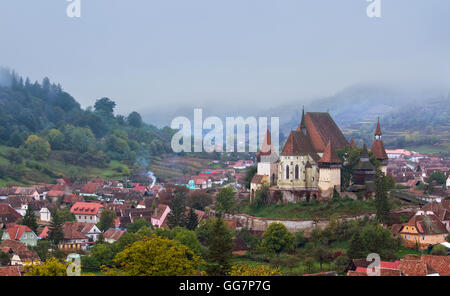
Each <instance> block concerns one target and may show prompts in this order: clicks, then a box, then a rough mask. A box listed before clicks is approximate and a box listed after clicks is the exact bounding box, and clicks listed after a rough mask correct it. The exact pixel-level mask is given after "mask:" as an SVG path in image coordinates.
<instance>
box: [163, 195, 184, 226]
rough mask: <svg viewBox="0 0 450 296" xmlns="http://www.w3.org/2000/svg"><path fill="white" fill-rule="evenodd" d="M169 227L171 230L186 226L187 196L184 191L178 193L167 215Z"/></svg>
mask: <svg viewBox="0 0 450 296" xmlns="http://www.w3.org/2000/svg"><path fill="white" fill-rule="evenodd" d="M167 225H168V226H169V227H170V228H175V227H177V226H181V227H184V226H186V195H185V193H184V191H177V192H176V193H175V196H174V198H173V202H172V207H171V211H170V213H169V214H168V215H167Z"/></svg>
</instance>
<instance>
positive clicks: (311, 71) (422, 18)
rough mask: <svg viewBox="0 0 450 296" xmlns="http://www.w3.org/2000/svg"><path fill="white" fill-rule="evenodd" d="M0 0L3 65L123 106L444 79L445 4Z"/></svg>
mask: <svg viewBox="0 0 450 296" xmlns="http://www.w3.org/2000/svg"><path fill="white" fill-rule="evenodd" d="M381 1H382V18H380V19H373V18H372V19H371V18H368V17H367V15H366V7H367V5H368V3H367V2H366V0H342V1H341V0H339V1H336V0H127V1H125V0H123V1H120V0H81V4H82V7H81V18H79V19H71V18H68V17H67V15H66V7H67V5H68V4H69V3H68V2H66V1H65V0H39V1H36V0H8V1H1V2H0V28H1V36H0V65H2V66H6V67H9V68H12V69H15V70H16V71H17V72H18V73H19V74H21V75H24V76H30V78H31V79H33V80H36V79H38V80H41V79H42V78H43V77H44V76H48V77H49V78H50V79H51V80H52V81H55V82H60V83H61V84H62V85H63V87H64V89H65V90H66V91H68V92H69V93H71V94H72V95H73V96H74V97H75V98H76V99H77V100H78V101H80V102H81V104H82V105H83V107H86V106H89V105H93V102H94V101H95V99H97V98H100V97H104V96H108V97H111V98H112V99H114V100H115V101H116V102H117V104H118V112H119V113H123V114H124V113H128V112H130V111H133V110H137V111H141V110H145V109H148V108H155V107H157V106H160V105H166V106H167V105H173V106H175V104H185V103H186V102H188V103H193V104H196V103H199V104H200V103H201V102H203V103H204V102H208V104H215V103H223V102H226V103H227V104H236V105H237V104H243V103H246V104H250V103H257V104H260V105H266V106H267V107H270V106H275V105H278V104H280V103H282V102H290V101H293V100H301V99H306V98H311V97H317V96H326V95H332V94H334V93H335V92H338V91H340V90H341V89H343V88H345V87H348V86H351V85H353V84H356V83H371V82H387V81H389V82H390V83H399V84H411V85H432V86H434V85H436V86H448V85H449V84H450V1H446V0H381Z"/></svg>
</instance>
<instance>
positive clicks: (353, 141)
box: [350, 137, 356, 147]
mask: <svg viewBox="0 0 450 296" xmlns="http://www.w3.org/2000/svg"><path fill="white" fill-rule="evenodd" d="M350 146H352V147H356V144H355V139H354V138H353V137H352V138H351V139H350Z"/></svg>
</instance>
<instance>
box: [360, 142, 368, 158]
mask: <svg viewBox="0 0 450 296" xmlns="http://www.w3.org/2000/svg"><path fill="white" fill-rule="evenodd" d="M361 158H369V151H368V150H367V146H366V144H364V146H363V151H362V152H361Z"/></svg>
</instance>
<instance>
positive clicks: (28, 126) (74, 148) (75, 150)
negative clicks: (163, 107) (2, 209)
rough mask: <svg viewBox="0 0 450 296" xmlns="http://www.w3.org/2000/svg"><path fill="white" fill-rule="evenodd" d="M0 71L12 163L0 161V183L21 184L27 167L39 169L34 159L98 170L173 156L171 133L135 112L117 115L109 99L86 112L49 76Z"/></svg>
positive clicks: (2, 121) (1, 126)
mask: <svg viewBox="0 0 450 296" xmlns="http://www.w3.org/2000/svg"><path fill="white" fill-rule="evenodd" d="M0 72H1V73H0V141H1V147H2V149H1V151H0V152H1V155H2V157H4V158H6V159H7V160H8V162H7V163H5V162H0V178H1V179H5V178H10V179H11V180H21V179H22V177H23V173H24V171H26V167H31V166H33V165H35V166H36V162H35V163H34V164H33V160H34V161H41V162H42V161H46V160H48V159H50V158H52V159H58V160H60V161H61V162H63V163H65V164H69V165H70V164H73V165H79V166H83V165H86V166H95V167H99V168H102V167H105V168H106V167H107V166H108V164H109V163H110V161H111V160H116V161H119V162H121V163H123V164H126V167H128V168H133V167H136V166H137V165H138V164H139V163H140V162H142V163H146V161H141V159H142V160H145V159H147V158H148V157H150V156H158V155H162V154H165V153H168V152H171V148H170V139H171V137H172V135H173V132H174V131H173V130H171V129H170V128H168V127H165V128H163V129H158V128H156V127H155V126H152V125H149V124H146V123H144V122H143V120H142V118H141V115H140V114H139V113H137V112H132V113H130V114H129V115H128V116H122V115H116V114H114V108H115V106H116V104H115V102H114V101H112V100H111V99H109V98H100V99H98V100H96V101H95V105H94V107H93V108H92V107H89V108H87V109H86V110H84V109H82V108H81V107H80V104H79V103H78V102H77V101H76V100H75V99H74V98H73V97H72V96H71V95H70V94H68V93H67V92H65V91H64V90H63V88H62V87H61V85H59V84H55V83H52V82H51V81H50V80H49V79H48V78H44V79H43V80H42V82H41V83H39V82H37V81H36V82H34V83H31V82H30V80H29V79H28V78H26V79H23V78H22V77H20V76H19V75H17V74H16V73H15V72H13V71H12V72H11V71H9V70H6V69H0ZM124 170H126V168H125V169H124ZM50 175H51V174H50Z"/></svg>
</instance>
